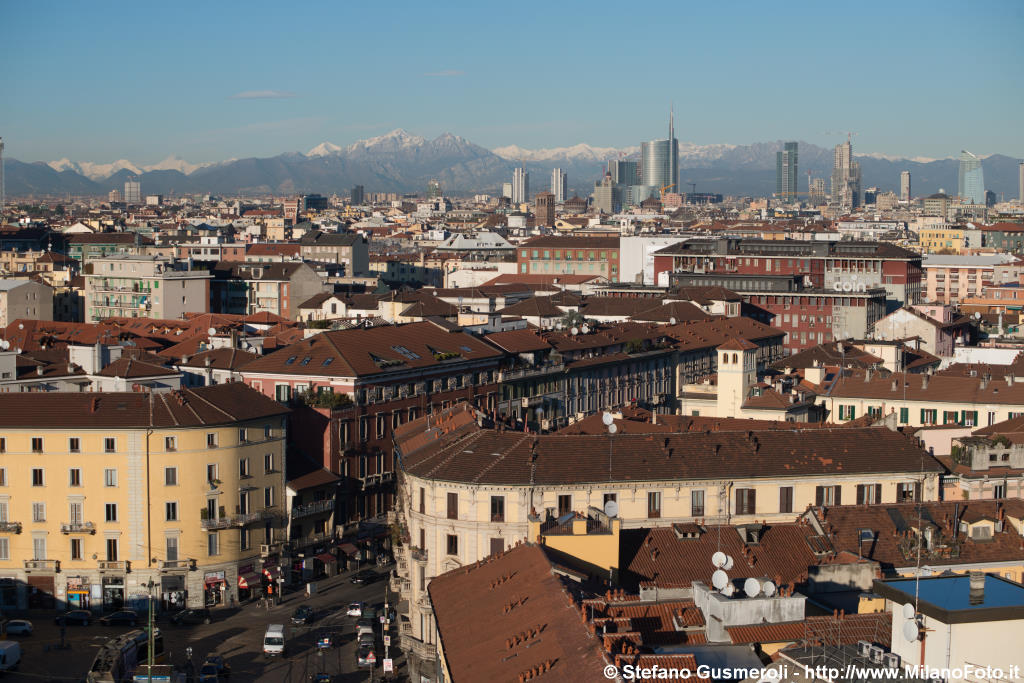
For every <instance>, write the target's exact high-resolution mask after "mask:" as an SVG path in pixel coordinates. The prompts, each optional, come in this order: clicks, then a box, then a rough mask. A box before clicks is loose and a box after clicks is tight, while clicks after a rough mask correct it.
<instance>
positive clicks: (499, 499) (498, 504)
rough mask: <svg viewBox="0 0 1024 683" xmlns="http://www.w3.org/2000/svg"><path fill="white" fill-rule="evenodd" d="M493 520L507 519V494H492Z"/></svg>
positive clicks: (501, 520) (502, 520)
mask: <svg viewBox="0 0 1024 683" xmlns="http://www.w3.org/2000/svg"><path fill="white" fill-rule="evenodd" d="M491 521H492V522H504V521H505V496H491Z"/></svg>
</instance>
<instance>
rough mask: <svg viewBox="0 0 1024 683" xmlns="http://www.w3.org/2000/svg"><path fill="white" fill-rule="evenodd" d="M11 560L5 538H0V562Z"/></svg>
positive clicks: (9, 549)
mask: <svg viewBox="0 0 1024 683" xmlns="http://www.w3.org/2000/svg"><path fill="white" fill-rule="evenodd" d="M9 559H11V548H10V546H9V545H8V543H7V539H6V538H0V560H9Z"/></svg>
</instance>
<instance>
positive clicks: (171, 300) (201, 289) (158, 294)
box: [85, 254, 212, 322]
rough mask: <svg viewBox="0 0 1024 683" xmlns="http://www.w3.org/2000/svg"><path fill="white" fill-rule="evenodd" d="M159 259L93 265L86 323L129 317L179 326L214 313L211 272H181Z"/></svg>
mask: <svg viewBox="0 0 1024 683" xmlns="http://www.w3.org/2000/svg"><path fill="white" fill-rule="evenodd" d="M176 265H177V264H175V263H174V262H172V261H169V260H167V259H163V258H159V257H156V256H133V255H130V254H124V255H111V256H105V257H101V258H95V259H93V260H92V272H91V273H86V274H85V322H97V321H99V320H103V319H104V318H111V317H117V316H124V317H128V318H160V319H171V320H176V319H179V318H181V317H182V316H183V315H184V314H185V313H208V312H209V311H210V279H211V277H212V276H211V275H210V274H209V273H208V272H206V271H205V270H178V269H176Z"/></svg>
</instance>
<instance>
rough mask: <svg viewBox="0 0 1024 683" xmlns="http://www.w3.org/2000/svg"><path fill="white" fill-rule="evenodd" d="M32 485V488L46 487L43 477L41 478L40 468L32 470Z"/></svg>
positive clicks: (41, 471)
mask: <svg viewBox="0 0 1024 683" xmlns="http://www.w3.org/2000/svg"><path fill="white" fill-rule="evenodd" d="M32 485H33V486H46V481H45V477H44V476H43V470H42V468H40V467H35V468H33V469H32Z"/></svg>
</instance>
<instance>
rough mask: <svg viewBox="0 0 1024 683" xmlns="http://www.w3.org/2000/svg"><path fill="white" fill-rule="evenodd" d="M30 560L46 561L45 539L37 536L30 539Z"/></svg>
mask: <svg viewBox="0 0 1024 683" xmlns="http://www.w3.org/2000/svg"><path fill="white" fill-rule="evenodd" d="M32 559H33V560H45V559H46V537H45V536H37V537H36V538H33V539H32Z"/></svg>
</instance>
